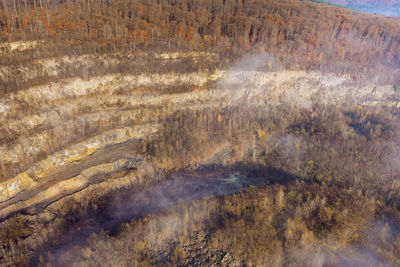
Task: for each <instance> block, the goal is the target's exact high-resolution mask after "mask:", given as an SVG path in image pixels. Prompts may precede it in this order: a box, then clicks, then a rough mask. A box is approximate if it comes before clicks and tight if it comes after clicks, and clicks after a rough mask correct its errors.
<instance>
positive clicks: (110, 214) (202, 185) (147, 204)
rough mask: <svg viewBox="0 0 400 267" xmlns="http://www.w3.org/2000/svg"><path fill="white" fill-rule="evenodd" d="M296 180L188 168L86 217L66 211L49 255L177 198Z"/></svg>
mask: <svg viewBox="0 0 400 267" xmlns="http://www.w3.org/2000/svg"><path fill="white" fill-rule="evenodd" d="M295 180H303V179H302V178H300V177H297V176H293V175H290V174H287V173H285V172H283V171H281V170H277V169H273V168H266V167H263V166H259V165H247V164H237V165H235V166H231V167H229V168H227V167H221V166H217V165H212V166H202V167H200V168H198V169H196V170H191V171H186V170H180V171H176V172H173V173H170V174H169V175H167V177H166V179H165V180H162V181H161V182H155V183H152V184H148V185H145V186H135V187H132V188H129V189H124V190H118V191H115V192H112V193H110V194H108V195H107V196H106V197H105V198H104V199H103V200H102V201H101V203H102V207H100V208H98V209H97V210H96V212H95V213H90V212H88V213H87V214H88V215H87V217H85V216H83V217H82V212H80V213H77V214H74V212H73V211H72V212H71V213H69V214H68V215H67V218H66V221H67V222H68V223H70V224H71V225H68V227H67V228H68V230H66V232H65V233H64V234H62V235H61V236H57V237H54V239H55V240H56V241H57V244H58V245H57V246H55V247H53V248H52V249H51V250H52V254H53V255H54V257H55V258H57V257H58V256H61V255H62V253H64V252H65V251H66V250H67V249H68V248H70V247H72V246H83V245H85V244H86V243H87V240H88V238H89V237H90V236H91V235H92V234H93V233H99V232H102V231H105V232H107V233H109V234H111V235H113V234H115V233H117V231H118V229H119V227H120V225H121V224H122V223H124V222H129V221H130V220H132V219H138V218H142V217H145V216H146V215H148V214H151V213H154V212H158V211H161V210H163V209H166V208H168V207H171V206H174V205H176V204H177V203H178V201H184V202H190V201H192V200H197V199H202V198H206V197H218V196H224V195H231V194H235V193H239V192H241V191H242V190H245V189H247V188H250V187H257V186H261V185H266V184H270V183H280V184H285V183H288V182H290V181H295ZM89 214H90V215H89ZM55 240H49V241H48V244H45V245H44V247H41V248H39V249H38V250H37V251H36V252H35V254H34V256H33V258H32V260H31V264H30V265H31V266H36V265H37V264H38V259H39V257H40V256H41V255H42V256H43V254H41V253H42V252H43V251H44V250H46V249H50V248H51V247H50V245H49V244H51V243H53V244H54V241H55Z"/></svg>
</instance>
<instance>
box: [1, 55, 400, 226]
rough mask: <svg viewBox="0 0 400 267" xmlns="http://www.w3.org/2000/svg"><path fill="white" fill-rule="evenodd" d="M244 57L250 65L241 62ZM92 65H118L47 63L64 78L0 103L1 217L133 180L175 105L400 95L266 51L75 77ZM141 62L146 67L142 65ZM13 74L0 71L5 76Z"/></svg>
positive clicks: (371, 99) (376, 100)
mask: <svg viewBox="0 0 400 267" xmlns="http://www.w3.org/2000/svg"><path fill="white" fill-rule="evenodd" d="M21 52H22V51H21ZM129 56H131V57H132V58H133V60H138V57H140V56H142V58H147V59H146V60H147V62H154V61H155V62H158V63H159V64H160V67H159V69H163V67H162V66H173V65H174V64H175V65H176V64H178V66H179V64H192V63H193V62H194V63H196V62H198V61H199V60H200V59H201V60H202V62H203V63H201V62H200V63H199V62H198V64H199V65H201V64H204V62H206V63H207V64H209V65H210V66H217V65H220V64H219V63H220V62H218V58H219V57H218V55H217V54H209V53H170V54H156V55H153V56H150V55H146V54H143V55H127V57H129ZM149 57H150V58H151V61H150V60H148V58H149ZM135 58H136V59H135ZM259 58H262V60H261V61H260V60H257V59H259ZM187 60H189V63H187ZM248 61H250V62H253V63H252V66H250V67H248V66H246V67H243V66H244V64H243V62H248ZM98 62H103V64H105V65H107V66H108V67H109V69H112V68H113V66H114V65H118V63H119V62H118V60H117V59H116V58H114V57H112V56H109V57H107V56H103V57H101V58H100V57H97V56H94V55H86V56H80V57H76V58H61V59H59V58H57V59H56V58H54V59H43V60H41V61H40V62H39V63H38V64H39V65H41V66H42V70H44V71H45V72H46V73H47V76H48V77H59V76H60V73H61V72H64V73H65V76H67V77H68V78H65V79H57V80H56V81H54V82H48V83H46V82H44V83H42V84H40V85H37V86H34V87H30V88H25V89H23V90H19V91H17V92H15V93H11V94H7V95H5V96H4V97H3V98H2V100H1V101H0V111H1V113H0V120H1V124H0V125H1V126H0V145H1V147H0V155H1V162H0V163H1V171H0V179H1V180H0V181H1V182H0V219H1V220H4V219H6V218H7V217H8V216H10V215H12V214H14V213H16V212H21V211H23V212H25V213H28V214H36V213H38V212H41V211H42V210H43V209H44V208H46V207H47V206H48V205H50V204H51V203H53V202H55V201H58V200H62V199H63V198H65V197H67V196H71V195H74V194H75V193H78V192H82V191H84V190H86V189H88V188H90V187H95V186H99V185H102V186H104V187H105V188H107V187H108V186H109V187H110V189H112V188H114V187H113V186H114V185H115V183H113V180H114V179H123V178H124V177H125V178H126V177H131V178H132V177H135V175H136V174H134V173H136V172H138V170H140V169H141V168H144V167H143V166H146V164H149V163H150V162H152V159H151V158H149V155H148V153H147V152H146V147H147V146H148V144H149V143H151V142H152V141H151V140H153V139H154V138H156V137H157V135H158V130H159V128H160V124H159V123H160V121H162V120H163V119H164V118H167V117H168V116H170V115H172V114H174V113H175V112H177V111H180V110H187V109H190V110H199V111H201V110H205V109H210V108H211V109H212V108H214V107H218V108H221V107H223V106H227V107H228V106H237V105H241V104H243V103H250V104H251V105H253V106H266V107H273V106H274V105H282V104H283V105H287V106H290V107H294V108H298V109H307V110H308V109H312V106H313V104H314V103H320V104H325V105H331V104H337V105H352V106H354V105H356V106H357V105H359V106H360V107H361V106H371V107H379V106H382V105H384V106H398V99H399V98H398V94H397V92H396V90H394V87H393V85H390V84H388V85H374V84H371V83H368V84H363V83H362V82H360V81H355V80H353V79H352V78H351V77H350V76H346V75H337V74H334V73H321V72H318V71H312V72H305V71H286V70H283V69H282V68H281V67H279V66H278V65H276V63H274V60H273V58H272V57H270V56H267V55H264V54H255V55H250V56H247V57H245V58H244V59H241V60H239V61H238V62H237V63H236V64H234V67H232V68H228V69H219V68H216V67H214V68H212V69H209V68H208V69H205V68H204V69H201V68H198V69H197V70H196V71H188V72H181V73H179V72H176V71H162V72H154V71H153V72H147V73H146V72H144V73H141V74H135V73H120V74H115V73H102V74H101V75H89V76H86V77H76V76H75V75H74V73H75V72H76V70H77V69H78V68H77V67H76V64H79V66H80V68H81V69H83V70H87V69H88V68H90V67H92V66H94V65H95V64H98ZM185 62H186V63H185ZM148 64H150V63H148ZM142 65H143V66H144V69H146V62H145V63H142ZM74 66H75V67H74ZM69 67H71V68H72V70H71V72H70V73H67V72H66V71H65V70H66V69H69ZM74 68H75V69H74ZM149 68H150V67H149ZM153 69H154V68H153ZM18 70H20V73H22V74H23V75H24V76H25V77H26V79H27V80H32V79H35V77H36V75H39V74H38V73H35V72H34V71H33V72H30V70H29V69H26V68H24V66H19V67H18ZM12 73H13V71H11V70H10V69H8V68H7V67H3V69H2V75H3V77H4V79H5V80H7V79H8V77H9V76H10V75H12ZM219 119H220V118H216V120H219ZM204 160H206V159H204ZM153 163H154V162H153ZM194 164H195V163H194ZM132 179H135V180H137V178H132ZM125 180H126V179H125ZM128 180H129V179H128ZM117 184H118V183H117ZM118 186H124V183H120V184H118Z"/></svg>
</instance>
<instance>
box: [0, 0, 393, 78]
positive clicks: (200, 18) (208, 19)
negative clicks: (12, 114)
mask: <svg viewBox="0 0 400 267" xmlns="http://www.w3.org/2000/svg"><path fill="white" fill-rule="evenodd" d="M0 3H1V5H0V7H1V9H0V31H1V33H0V39H1V40H2V41H15V40H45V41H46V42H45V43H46V44H51V43H53V44H54V43H56V44H59V45H61V46H62V48H63V51H64V52H65V49H66V43H69V44H71V45H72V46H73V47H76V46H79V45H82V44H84V45H85V46H90V48H88V49H86V50H90V51H94V52H96V51H98V52H99V51H100V52H104V51H135V50H137V49H146V48H147V49H152V50H155V49H171V48H177V49H185V48H186V49H188V48H190V49H202V50H204V49H210V48H212V49H220V50H222V51H224V52H226V51H230V50H232V49H233V50H237V49H240V50H249V49H253V48H254V47H258V48H262V49H264V50H265V51H267V52H270V53H272V54H274V55H276V56H277V58H278V59H279V60H280V61H281V62H282V63H283V64H284V66H285V67H288V68H296V67H301V68H306V69H310V68H320V69H328V70H332V69H337V68H340V69H341V70H345V71H349V70H350V69H351V70H352V71H358V72H368V70H369V73H377V72H378V73H379V74H380V75H381V76H385V75H386V76H387V74H388V73H389V74H390V76H391V80H392V81H393V79H395V80H396V79H399V75H398V74H397V72H398V70H397V69H398V66H399V64H400V60H399V58H400V34H399V32H398V31H399V24H400V21H399V20H397V19H395V18H385V17H383V16H375V15H367V14H362V13H357V12H355V11H352V10H348V9H343V8H338V7H334V6H327V5H319V4H316V3H312V2H301V1H295V0H284V1H275V0H242V1H238V0H217V1H213V0H199V1H193V0H168V1H167V0H151V1H144V0H115V1H110V0H70V1H61V0H57V1H55V0H29V1H28V0H17V1H13V0H2V2H0ZM311 14H312V16H311ZM287 55H290V57H288V56H287ZM371 69H373V71H371ZM383 69H384V70H383ZM393 74H395V75H393ZM396 74H397V75H396ZM393 77H394V78H393Z"/></svg>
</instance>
